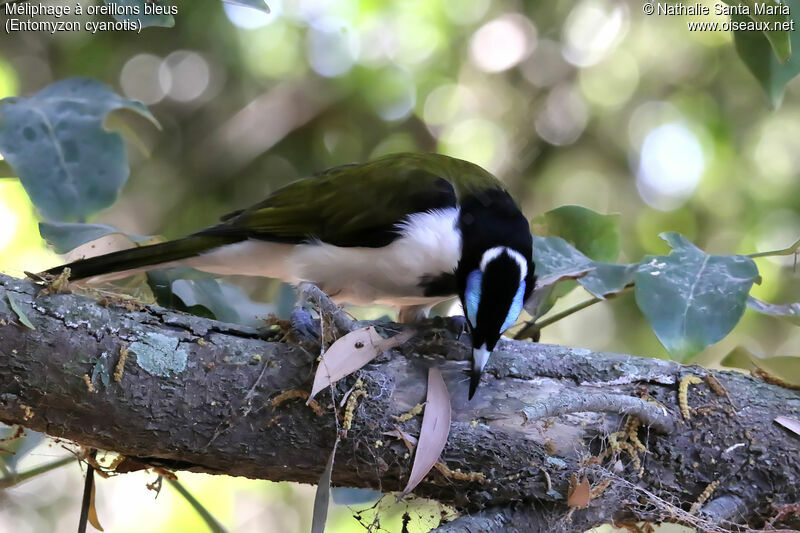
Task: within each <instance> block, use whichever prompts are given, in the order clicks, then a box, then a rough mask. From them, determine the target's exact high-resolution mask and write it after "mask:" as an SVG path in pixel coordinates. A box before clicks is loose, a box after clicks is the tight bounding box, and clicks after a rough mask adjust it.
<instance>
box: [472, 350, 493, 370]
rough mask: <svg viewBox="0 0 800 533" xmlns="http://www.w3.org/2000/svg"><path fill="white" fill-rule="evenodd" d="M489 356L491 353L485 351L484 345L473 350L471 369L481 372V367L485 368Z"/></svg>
mask: <svg viewBox="0 0 800 533" xmlns="http://www.w3.org/2000/svg"><path fill="white" fill-rule="evenodd" d="M490 355H492V352H490V351H489V350H487V349H486V344H483V345H482V346H481V347H480V348H473V349H472V368H473V369H474V370H478V371H481V372H483V367H485V366H486V362H487V361H488V360H489V356H490Z"/></svg>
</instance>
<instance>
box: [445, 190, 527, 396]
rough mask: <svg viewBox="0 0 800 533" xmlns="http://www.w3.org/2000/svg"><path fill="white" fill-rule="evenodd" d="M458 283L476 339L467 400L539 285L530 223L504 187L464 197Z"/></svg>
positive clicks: (473, 339)
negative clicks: (537, 283) (502, 336)
mask: <svg viewBox="0 0 800 533" xmlns="http://www.w3.org/2000/svg"><path fill="white" fill-rule="evenodd" d="M459 229H460V231H461V240H462V245H461V260H460V261H459V263H458V268H457V269H456V280H457V282H458V292H459V296H460V297H461V304H462V305H463V307H464V314H465V315H466V317H467V324H468V325H469V330H470V334H471V336H472V375H471V379H470V387H469V398H470V399H472V396H473V395H474V394H475V390H476V389H477V387H478V382H479V381H480V378H481V372H483V368H484V367H485V366H486V362H487V361H488V360H489V355H490V354H491V353H492V351H493V350H494V348H495V346H496V345H497V342H498V341H499V340H500V335H501V334H502V333H503V331H505V330H506V329H508V328H509V327H511V326H512V325H513V324H514V322H516V320H517V318H518V317H519V314H520V312H521V311H522V306H523V304H524V302H525V300H526V299H527V298H528V297H529V296H530V294H531V292H532V291H533V285H534V281H535V277H534V265H533V260H532V257H533V243H532V238H531V233H530V228H529V225H528V221H527V219H526V218H525V216H524V215H523V214H522V212H521V211H520V210H519V207H517V205H516V204H515V203H514V200H513V199H512V198H511V196H510V195H509V194H508V193H507V192H506V191H504V190H502V189H493V190H487V191H483V192H482V193H481V194H478V195H474V196H471V197H468V198H465V199H464V200H463V201H462V204H461V211H460V215H459Z"/></svg>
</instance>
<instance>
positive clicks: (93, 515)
mask: <svg viewBox="0 0 800 533" xmlns="http://www.w3.org/2000/svg"><path fill="white" fill-rule="evenodd" d="M96 486H97V485H92V495H91V496H90V497H89V515H88V517H87V518H88V519H89V523H90V524H92V527H94V528H95V529H96V530H98V531H103V526H101V525H100V520H98V519H97V508H96V507H95V506H94V489H95V487H96Z"/></svg>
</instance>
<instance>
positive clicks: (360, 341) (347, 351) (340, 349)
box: [308, 326, 415, 401]
mask: <svg viewBox="0 0 800 533" xmlns="http://www.w3.org/2000/svg"><path fill="white" fill-rule="evenodd" d="M414 333H415V332H414V331H413V330H406V331H403V332H401V333H398V334H397V335H395V336H394V337H389V338H388V339H384V338H383V337H381V336H380V335H379V334H378V331H377V330H376V329H375V327H374V326H369V327H366V328H361V329H357V330H355V331H351V332H350V333H348V334H347V335H345V336H344V337H342V338H340V339H339V340H337V341H336V342H334V343H333V344H332V345H331V347H330V348H328V350H327V351H326V352H325V355H323V356H322V360H321V361H320V362H319V366H318V367H317V373H316V374H315V375H314V385H313V386H312V387H311V394H310V395H309V397H308V399H309V401H311V399H312V398H313V397H314V396H316V394H317V393H318V392H319V391H321V390H322V389H324V388H325V387H327V386H329V385H333V384H334V383H336V382H337V381H339V380H340V379H342V378H343V377H345V376H348V375H350V374H352V373H353V372H355V371H356V370H358V369H359V368H361V367H363V366H364V365H366V364H367V363H369V362H370V361H372V360H373V359H375V358H376V357H378V356H379V355H380V354H382V353H383V352H385V351H388V350H391V349H392V348H394V347H395V346H399V345H400V344H403V343H404V342H406V341H407V340H408V339H410V338H411V337H413V336H414Z"/></svg>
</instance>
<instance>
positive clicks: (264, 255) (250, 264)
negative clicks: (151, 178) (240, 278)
mask: <svg viewBox="0 0 800 533" xmlns="http://www.w3.org/2000/svg"><path fill="white" fill-rule="evenodd" d="M457 220H458V209H457V208H447V209H436V210H431V211H428V212H425V213H414V214H412V215H409V216H407V217H406V218H405V220H403V221H402V222H401V223H400V224H398V229H399V230H400V236H399V237H398V238H396V239H395V240H394V241H392V242H391V243H390V244H388V245H387V246H383V247H380V248H367V247H357V246H351V247H343V246H334V245H332V244H327V243H323V242H319V241H316V242H311V243H308V244H297V245H292V244H281V243H271V242H265V241H256V240H249V241H245V242H241V243H237V244H232V245H228V246H224V247H222V248H219V249H217V250H215V251H213V252H211V253H208V254H203V255H202V256H199V257H197V258H194V259H193V260H192V262H193V263H195V264H194V265H192V266H195V267H196V268H199V269H201V270H206V271H210V272H215V273H218V274H240V275H253V276H267V277H273V278H279V279H282V280H284V281H288V282H291V283H298V282H301V281H310V282H312V283H315V284H317V285H319V286H320V287H321V288H322V289H323V290H324V291H325V292H326V293H328V294H329V295H331V296H333V297H334V298H335V299H337V300H339V301H342V302H348V303H353V304H368V303H373V302H375V303H385V304H389V305H416V304H429V303H434V302H436V301H440V300H442V299H443V298H442V297H435V298H431V297H426V296H425V295H424V289H423V288H422V287H421V286H420V283H421V281H422V280H423V279H424V278H426V277H433V278H435V277H437V276H439V275H441V274H445V273H452V272H453V271H454V270H455V268H456V266H457V265H458V261H459V258H460V257H461V234H460V232H459V231H458V229H457V225H456V223H457Z"/></svg>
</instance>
